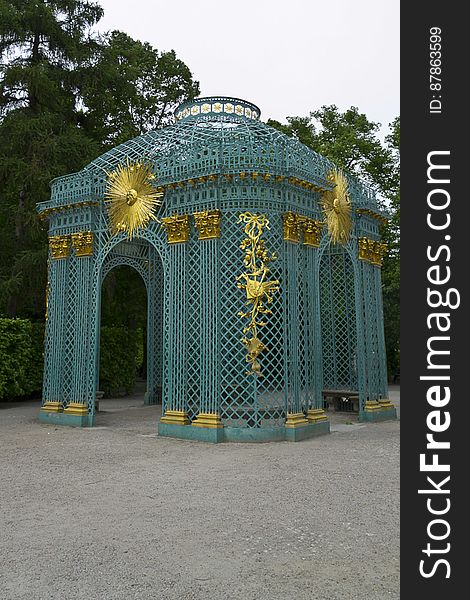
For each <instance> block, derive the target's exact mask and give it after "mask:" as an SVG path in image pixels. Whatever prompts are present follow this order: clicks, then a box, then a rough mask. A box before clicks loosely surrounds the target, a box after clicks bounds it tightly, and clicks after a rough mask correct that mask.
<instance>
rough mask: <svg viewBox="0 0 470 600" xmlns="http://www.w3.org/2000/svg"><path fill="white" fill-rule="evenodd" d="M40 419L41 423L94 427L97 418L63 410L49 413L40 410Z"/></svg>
mask: <svg viewBox="0 0 470 600" xmlns="http://www.w3.org/2000/svg"><path fill="white" fill-rule="evenodd" d="M39 420H40V421H41V423H48V424H50V425H68V426H70V427H93V425H94V424H95V419H94V416H92V415H89V414H88V415H69V414H67V413H63V412H58V413H53V412H51V413H48V412H43V411H40V412H39Z"/></svg>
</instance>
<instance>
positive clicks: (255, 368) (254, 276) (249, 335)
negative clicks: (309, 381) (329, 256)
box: [236, 212, 279, 377]
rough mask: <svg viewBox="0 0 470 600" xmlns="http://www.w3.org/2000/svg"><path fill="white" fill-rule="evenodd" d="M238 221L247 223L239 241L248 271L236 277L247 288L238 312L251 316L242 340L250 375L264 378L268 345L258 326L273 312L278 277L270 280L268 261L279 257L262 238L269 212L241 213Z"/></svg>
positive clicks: (266, 227) (241, 285)
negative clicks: (264, 354) (263, 359)
mask: <svg viewBox="0 0 470 600" xmlns="http://www.w3.org/2000/svg"><path fill="white" fill-rule="evenodd" d="M238 222H239V223H244V224H245V226H244V227H243V232H244V233H245V235H246V237H245V238H244V240H243V241H242V243H241V244H240V249H241V250H243V251H244V252H245V256H244V258H243V264H244V266H245V268H246V272H245V273H242V274H241V275H238V277H237V278H236V281H237V287H238V288H239V289H242V290H244V291H245V294H246V302H245V307H246V308H245V310H242V311H239V312H238V316H239V317H240V318H242V319H249V323H248V325H246V326H245V327H244V328H243V334H244V335H243V338H242V339H241V342H242V343H243V344H244V345H245V348H246V350H247V354H246V362H247V363H248V364H249V366H250V370H249V371H247V372H246V374H247V375H256V376H258V377H262V373H261V365H260V363H259V361H258V356H259V355H260V354H261V352H263V351H265V350H267V347H266V346H265V345H264V344H263V343H262V342H261V340H260V339H259V337H258V329H259V328H261V327H264V326H265V324H266V321H265V318H266V316H268V315H270V314H272V311H271V310H270V309H269V308H268V305H270V304H271V303H272V301H273V294H274V293H275V292H278V291H279V281H278V280H277V279H275V280H273V281H269V272H270V269H269V267H268V264H269V263H270V262H272V261H274V260H276V259H277V255H276V254H275V253H270V252H269V251H268V250H267V248H266V242H265V240H264V239H262V236H263V233H264V230H265V229H268V230H269V229H270V227H269V220H268V218H267V217H266V215H263V214H253V213H250V212H244V213H241V214H240V216H239V218H238Z"/></svg>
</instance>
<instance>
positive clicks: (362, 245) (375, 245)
mask: <svg viewBox="0 0 470 600" xmlns="http://www.w3.org/2000/svg"><path fill="white" fill-rule="evenodd" d="M386 253H387V244H385V243H384V242H377V241H375V240H371V239H369V238H366V237H361V238H359V260H364V261H366V262H369V263H371V264H372V265H375V266H376V267H381V266H382V263H383V259H384V256H385V254H386Z"/></svg>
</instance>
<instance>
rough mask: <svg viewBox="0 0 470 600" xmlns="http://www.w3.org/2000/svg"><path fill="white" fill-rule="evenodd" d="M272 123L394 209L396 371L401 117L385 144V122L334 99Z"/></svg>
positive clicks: (390, 351)
mask: <svg viewBox="0 0 470 600" xmlns="http://www.w3.org/2000/svg"><path fill="white" fill-rule="evenodd" d="M268 124H269V125H271V126H272V127H275V128H276V129H278V130H279V131H282V132H283V133H285V134H286V135H288V136H291V137H294V138H295V139H297V140H298V141H299V142H301V143H303V144H305V145H306V146H308V147H310V148H312V149H313V150H315V151H316V152H318V153H319V154H322V155H323V156H326V157H327V158H329V159H330V160H332V161H333V162H334V163H335V164H336V165H338V166H339V167H340V168H342V169H344V170H345V171H346V172H349V173H351V174H352V175H355V176H357V177H358V178H360V179H361V180H362V181H365V182H366V183H367V184H369V185H370V187H372V188H373V189H374V190H375V191H376V192H377V195H378V199H379V202H380V203H381V205H382V206H383V207H384V208H386V209H387V210H388V211H389V212H390V213H391V219H390V221H389V223H388V225H387V226H385V227H383V228H382V231H381V233H382V237H383V239H384V240H385V241H386V242H387V244H388V254H387V256H386V258H385V260H384V264H383V269H382V283H383V303H384V320H385V338H386V350H387V361H388V369H389V374H390V375H392V374H393V373H395V372H396V370H397V369H398V367H399V364H400V349H399V332H400V310H399V296H400V237H399V235H400V233H399V224H400V191H399V190H400V159H399V146H400V119H399V117H397V118H396V119H395V120H394V121H393V123H391V124H390V133H389V135H388V136H387V137H386V140H385V144H384V143H382V142H381V141H380V139H379V138H378V137H377V134H378V131H379V128H380V125H379V124H378V123H374V122H372V121H369V120H368V119H367V117H366V115H364V114H361V113H360V112H359V111H358V109H357V108H356V107H351V108H349V109H348V110H346V111H345V112H344V113H341V112H340V111H339V110H338V108H337V107H336V106H334V105H332V106H323V107H322V108H321V109H320V110H316V111H314V112H312V113H310V115H309V116H308V117H287V124H283V123H279V122H278V121H272V120H270V121H268Z"/></svg>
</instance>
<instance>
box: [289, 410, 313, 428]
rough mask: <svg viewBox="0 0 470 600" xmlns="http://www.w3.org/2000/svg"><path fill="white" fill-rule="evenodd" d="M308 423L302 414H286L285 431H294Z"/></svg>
mask: <svg viewBox="0 0 470 600" xmlns="http://www.w3.org/2000/svg"><path fill="white" fill-rule="evenodd" d="M308 424H309V422H308V420H307V419H306V418H305V415H304V413H287V419H286V422H285V425H284V427H286V428H287V429H296V428H297V427H304V426H305V425H308Z"/></svg>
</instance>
